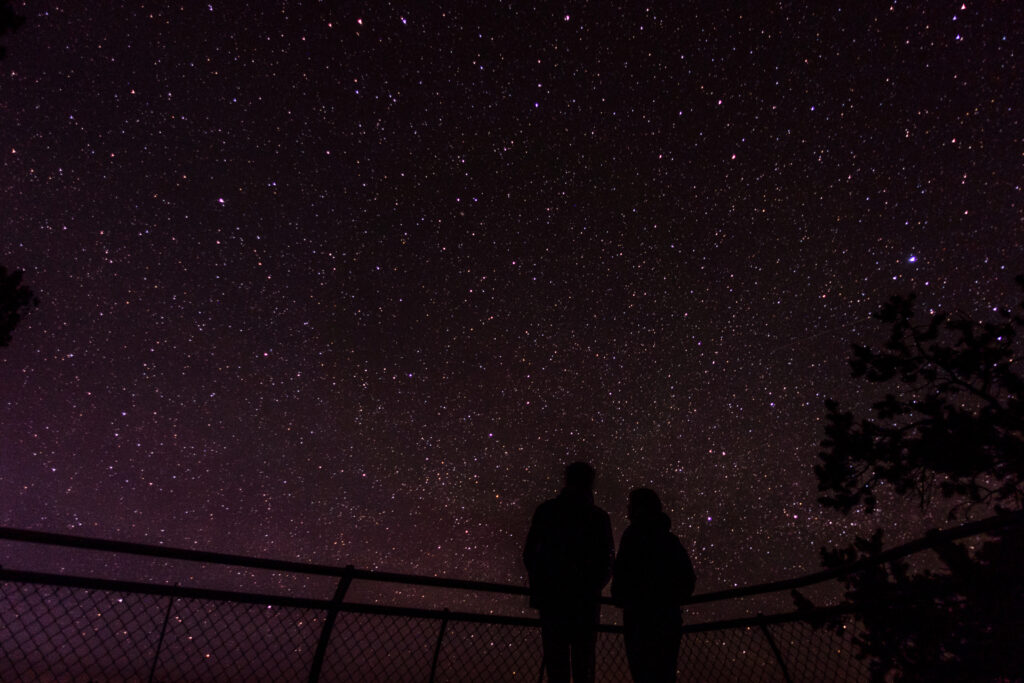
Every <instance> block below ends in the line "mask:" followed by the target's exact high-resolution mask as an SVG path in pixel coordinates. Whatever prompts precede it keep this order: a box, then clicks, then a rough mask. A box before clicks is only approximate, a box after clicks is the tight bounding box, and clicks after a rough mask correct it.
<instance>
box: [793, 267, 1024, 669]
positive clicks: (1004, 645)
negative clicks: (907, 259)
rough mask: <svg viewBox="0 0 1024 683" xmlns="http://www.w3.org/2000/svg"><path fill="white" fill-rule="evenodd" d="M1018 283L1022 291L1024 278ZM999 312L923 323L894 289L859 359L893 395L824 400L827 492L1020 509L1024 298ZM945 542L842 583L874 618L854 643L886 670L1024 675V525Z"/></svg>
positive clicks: (850, 506)
mask: <svg viewBox="0 0 1024 683" xmlns="http://www.w3.org/2000/svg"><path fill="white" fill-rule="evenodd" d="M1017 282H1018V284H1019V285H1020V286H1021V288H1022V290H1024V277H1018V278H1017ZM997 316H998V317H997V319H996V320H992V321H987V322H984V321H978V320H976V319H974V318H971V317H968V316H966V315H963V314H959V315H949V314H946V313H931V314H930V316H929V318H928V319H927V321H926V322H924V323H918V322H916V317H915V314H914V297H913V295H910V296H907V297H899V296H896V297H893V298H892V299H890V301H889V302H888V303H887V304H885V306H883V307H882V309H881V310H880V311H879V312H878V313H876V314H875V317H876V318H877V319H878V320H879V321H881V322H882V323H884V324H885V325H887V326H889V328H890V334H889V337H888V339H887V341H886V342H885V344H884V345H883V346H882V348H881V349H878V350H875V349H872V348H868V347H866V346H860V345H854V347H853V357H852V358H851V360H850V364H851V367H852V369H853V376H854V378H857V379H862V380H865V381H867V382H869V383H872V384H876V385H880V386H884V387H886V388H887V389H888V390H889V391H887V393H885V395H884V397H883V398H881V400H878V401H877V402H875V403H874V404H873V406H872V408H871V410H872V415H870V416H868V417H855V416H854V414H853V413H852V412H845V411H843V410H841V409H840V407H839V405H838V404H837V403H836V402H835V401H828V402H827V403H826V408H827V421H828V422H827V426H826V428H825V433H826V439H825V440H824V441H823V442H822V446H823V448H824V450H823V451H822V452H821V453H820V455H819V457H820V459H821V464H819V465H817V466H816V467H815V470H814V471H815V474H816V475H817V478H818V489H819V491H821V492H823V494H824V495H823V496H822V497H821V498H820V499H819V502H821V503H822V504H823V505H825V506H827V507H830V508H834V509H836V510H839V511H841V512H843V513H850V512H851V511H855V510H863V511H864V512H867V513H871V512H873V511H874V510H875V507H876V504H877V501H878V498H877V496H878V493H879V492H880V491H881V490H884V489H886V488H888V489H889V490H891V491H892V492H894V493H895V494H896V495H898V496H901V497H911V498H912V499H913V500H914V501H915V502H916V503H917V504H918V505H919V506H920V507H921V508H922V509H935V508H936V507H944V508H946V512H947V513H948V517H949V519H963V518H965V517H967V516H968V515H969V514H970V513H971V512H972V511H973V510H975V509H977V508H981V509H985V510H987V511H989V512H991V511H995V512H996V513H997V514H1001V513H1006V512H1009V511H1019V510H1021V508H1022V502H1024V484H1022V479H1024V476H1022V475H1024V378H1022V376H1021V372H1020V363H1019V360H1020V357H1021V349H1020V339H1021V338H1022V337H1021V336H1020V331H1021V327H1022V326H1024V303H1022V304H1021V306H1020V308H1019V309H1018V310H1017V311H1016V312H1014V311H1011V310H1008V309H1004V310H1000V311H998V312H997ZM1015 360H1016V361H1018V362H1016V363H1015ZM882 538H883V534H882V531H881V530H878V531H877V532H876V533H875V534H874V536H873V537H872V538H870V539H862V538H857V540H856V541H855V542H854V543H853V544H852V545H850V546H848V547H846V548H834V549H831V550H827V549H826V550H823V551H822V555H823V563H824V565H825V566H826V567H828V568H833V567H839V566H843V565H845V564H849V563H851V562H854V561H857V560H861V559H864V558H870V557H871V556H873V555H876V554H878V553H879V552H880V551H881V549H882ZM934 549H935V552H936V554H937V555H938V557H939V560H940V561H941V569H932V570H926V571H918V572H915V571H913V570H912V568H911V566H910V565H909V564H908V563H907V562H905V561H902V560H899V561H894V562H888V563H883V564H876V565H875V566H873V567H872V568H870V569H867V570H864V571H860V572H857V573H855V574H851V575H849V576H848V577H846V578H845V579H843V582H844V583H845V586H846V597H847V599H848V600H850V601H852V602H854V603H856V604H857V605H858V607H859V612H858V613H859V618H860V619H861V620H862V622H863V625H864V626H865V630H864V632H863V634H862V635H860V636H858V637H856V638H855V644H856V646H857V648H858V651H859V655H860V656H861V657H862V658H868V659H870V663H871V671H872V675H873V677H874V680H877V681H882V680H903V681H911V680H965V681H967V680H969V681H975V680H988V681H993V680H1007V681H1008V680H1020V679H1019V678H1017V677H1018V676H1020V675H1021V672H1022V671H1024V616H1022V615H1024V572H1022V571H1021V569H1020V568H1021V567H1024V532H1022V530H1021V529H1020V528H1019V525H1017V526H1016V527H1015V528H1011V529H1010V530H1004V531H1001V532H998V533H994V534H993V535H992V536H991V540H988V541H987V542H985V543H983V544H981V545H980V547H976V548H974V549H973V550H972V549H969V548H965V547H964V546H962V545H957V544H954V543H941V544H936V545H935V547H934ZM796 598H797V603H798V605H801V606H806V605H807V602H806V600H805V599H803V597H802V596H800V595H799V594H797V595H796ZM832 626H833V628H837V629H839V628H841V626H840V625H839V624H837V623H833V624H832Z"/></svg>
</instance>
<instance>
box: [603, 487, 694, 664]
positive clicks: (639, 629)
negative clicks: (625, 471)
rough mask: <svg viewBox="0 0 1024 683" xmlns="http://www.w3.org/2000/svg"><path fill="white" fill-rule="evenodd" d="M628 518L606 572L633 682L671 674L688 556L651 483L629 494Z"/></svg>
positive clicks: (690, 577) (688, 578) (689, 580)
mask: <svg viewBox="0 0 1024 683" xmlns="http://www.w3.org/2000/svg"><path fill="white" fill-rule="evenodd" d="M629 521H630V524H629V526H628V527H627V528H626V530H625V531H624V532H622V540H621V541H620V542H619V554H618V557H616V558H615V569H614V573H613V575H612V599H613V600H614V601H615V604H617V605H619V606H620V607H622V626H623V629H624V631H625V640H626V659H628V660H629V672H630V674H632V676H633V680H634V681H635V683H670V682H671V681H675V680H676V662H677V660H678V658H679V641H680V640H681V639H682V628H683V619H682V614H681V611H680V605H681V604H682V603H683V601H684V600H686V598H688V597H690V596H691V595H692V594H693V587H694V583H695V582H696V577H695V576H694V573H693V564H692V563H691V562H690V556H689V555H688V554H687V552H686V550H685V549H684V548H683V545H682V543H680V542H679V539H678V538H676V536H675V534H673V533H671V532H670V531H669V528H670V527H671V524H672V522H671V520H669V518H668V515H666V514H665V513H664V512H662V511H661V500H659V499H658V494H657V493H655V492H654V491H652V490H651V489H634V490H633V491H632V492H631V493H630V494H629Z"/></svg>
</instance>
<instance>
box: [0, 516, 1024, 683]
mask: <svg viewBox="0 0 1024 683" xmlns="http://www.w3.org/2000/svg"><path fill="white" fill-rule="evenodd" d="M1022 520H1024V517H1022V516H1021V514H1020V513H1015V514H1012V515H1000V516H997V517H993V518H989V519H986V520H981V521H979V522H974V523H970V524H966V525H963V526H961V527H956V528H954V529H949V530H946V531H942V532H933V533H931V534H928V535H927V536H926V537H924V538H922V539H918V540H916V541H912V542H911V543H907V544H904V545H902V546H899V547H896V548H892V549H890V550H887V551H885V552H884V553H882V554H881V555H880V556H878V557H876V558H873V559H872V560H871V561H870V562H859V563H856V564H853V565H850V566H848V567H843V568H840V569H836V570H828V571H822V572H817V573H814V574H810V575H808V576H802V577H798V578H795V579H790V580H785V581H775V582H771V583H764V584H759V585H756V586H746V587H742V588H735V589H730V590H724V591H716V592H713V593H705V594H700V595H695V596H693V598H691V600H690V603H691V604H699V603H708V602H713V601H723V600H735V599H738V598H743V597H750V596H755V595H763V594H767V593H773V592H777V591H782V590H790V589H794V588H803V587H807V586H812V585H815V584H820V583H822V582H825V581H829V580H832V579H835V578H837V577H839V576H843V575H845V574H848V573H851V572H854V571H858V570H860V569H863V568H865V567H866V566H870V565H871V564H876V563H881V562H888V561H892V560H894V559H897V558H899V557H905V556H907V555H910V554H913V553H917V552H920V551H922V550H927V549H929V548H931V547H934V546H935V545H936V544H937V543H941V542H948V541H951V540H957V539H963V538H966V537H969V536H975V535H978V534H982V533H986V532H990V531H994V530H996V529H998V528H1001V527H1004V526H1007V525H1009V524H1015V523H1021V521H1022ZM0 540H5V541H11V542H20V543H31V544H43V545H46V546H50V547H62V548H78V549H83V550H90V551H103V552H106V553H114V554H116V555H118V556H136V557H138V556H142V557H154V558H162V559H169V560H177V561H187V562H198V563H202V564H203V565H207V566H210V565H220V566H225V567H234V568H248V569H257V570H270V571H273V572H278V573H286V574H296V575H307V576H321V577H331V578H333V579H336V580H337V584H336V588H335V591H334V595H333V597H331V598H329V599H326V598H313V597H303V596H293V595H272V594H267V593H256V592H243V591H233V590H220V589H211V588H201V587H191V586H188V587H186V586H176V585H167V584H162V583H157V582H141V581H124V580H113V579H104V578H93V577H87V576H71V575H67V574H57V573H45V572H35V571H24V570H17V569H9V568H0V680H3V681H40V680H55V681H56V680H60V681H65V680H68V681H83V683H84V682H86V681H150V682H154V681H189V682H198V681H275V682H277V681H309V682H310V683H315V682H317V681H359V682H364V681H365V682H368V681H386V682H387V683H398V682H404V681H423V682H426V681H429V682H431V683H434V682H435V681H436V682H441V681H541V680H543V670H542V653H541V645H540V634H539V622H538V620H536V619H533V618H527V617H517V616H501V615H495V614H481V613H474V612H466V611H452V610H447V609H440V610H438V609H421V608H414V607H399V606H394V605H380V604H367V603H359V602H353V601H351V600H350V599H348V596H349V594H350V588H351V586H352V584H353V583H354V582H357V581H360V582H362V581H365V582H376V583H383V584H401V585H404V586H420V587H433V588H444V589H455V590H458V591H474V592H489V593H498V594H504V595H525V594H526V593H527V590H526V589H525V588H524V587H522V586H514V585H508V584H499V583H488V582H481V581H467V580H458V579H447V578H439V577H429V576H417V575H410V574H396V573H388V572H376V571H370V570H364V569H357V568H355V567H352V566H347V567H337V566H330V565H319V564H307V563H300V562H289V561H282V560H269V559H261V558H253V557H246V556H241V555H229V554H224V553H212V552H203V551H195V550H185V549H178V548H167V547H162V546H154V545H144V544H138V543H125V542H121V541H110V540H101V539H91V538H84V537H79V536H71V535H65V534H53V533H45V532H38V531H27V530H23V529H12V528H7V527H0ZM606 602H607V601H606ZM854 612H855V608H854V607H853V606H851V605H837V606H833V607H829V608H823V609H819V610H816V611H814V612H804V611H801V612H785V613H779V614H772V615H759V616H756V617H749V618H742V619H730V620H724V621H714V622H707V623H701V624H689V625H686V626H684V634H683V642H682V647H681V650H680V658H679V670H680V672H681V674H682V676H683V678H684V679H685V680H699V681H716V680H721V681H739V680H743V681H786V682H789V681H823V680H830V681H866V680H868V679H869V672H868V668H867V665H866V663H865V662H863V661H861V660H858V659H857V658H856V657H855V656H854V650H853V646H852V641H853V638H854V636H855V634H856V633H857V629H858V626H857V622H856V618H855V616H856V615H855V614H854ZM822 617H839V618H842V619H844V620H845V621H846V625H847V628H846V630H845V631H844V633H843V635H836V634H835V633H833V632H832V631H829V630H824V629H815V628H814V626H813V625H812V623H814V621H815V620H818V619H821V618H822ZM621 634H622V630H621V627H619V626H616V625H614V624H602V625H601V626H600V628H599V635H598V680H599V681H602V682H609V683H611V682H613V681H629V680H630V678H629V673H628V668H627V666H626V660H625V653H624V649H623V646H622V637H621Z"/></svg>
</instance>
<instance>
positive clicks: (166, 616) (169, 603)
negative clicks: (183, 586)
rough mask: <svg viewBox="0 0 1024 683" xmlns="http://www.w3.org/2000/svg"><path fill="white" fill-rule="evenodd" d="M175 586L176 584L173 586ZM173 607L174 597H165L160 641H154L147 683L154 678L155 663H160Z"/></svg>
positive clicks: (150, 682)
mask: <svg viewBox="0 0 1024 683" xmlns="http://www.w3.org/2000/svg"><path fill="white" fill-rule="evenodd" d="M175 585H177V584H175ZM173 606H174V596H173V595H169V596H167V609H166V610H165V611H164V623H163V626H161V627H160V639H159V640H157V641H156V652H154V653H153V664H152V665H151V666H150V667H149V683H153V677H154V676H156V663H157V662H158V661H160V650H162V649H163V647H164V635H165V634H166V633H167V622H168V621H170V619H171V607H173Z"/></svg>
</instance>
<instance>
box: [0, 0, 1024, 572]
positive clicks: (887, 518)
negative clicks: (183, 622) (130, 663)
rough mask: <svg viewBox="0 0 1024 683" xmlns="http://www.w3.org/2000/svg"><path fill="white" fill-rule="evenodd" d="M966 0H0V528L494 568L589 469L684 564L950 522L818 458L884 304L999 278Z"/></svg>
mask: <svg viewBox="0 0 1024 683" xmlns="http://www.w3.org/2000/svg"><path fill="white" fill-rule="evenodd" d="M961 5H962V3H950V4H948V5H947V4H936V3H928V4H926V5H924V6H922V7H904V6H903V5H902V4H897V5H892V6H890V5H889V4H879V5H876V6H872V7H859V6H858V7H854V8H852V9H845V10H844V11H837V10H836V8H827V9H819V8H791V7H779V6H757V7H754V8H750V9H742V10H741V9H735V8H730V7H725V8H718V7H713V6H711V5H708V6H697V7H692V8H687V9H686V11H685V12H684V11H683V10H674V11H673V10H669V9H666V10H664V11H662V10H660V9H645V8H632V7H627V8H620V9H614V8H580V9H576V8H569V9H566V10H560V11H559V12H557V13H552V12H542V11H529V12H528V11H524V10H515V9H510V8H505V7H501V8H497V7H496V8H488V9H479V10H462V9H460V10H457V11H456V10H444V9H437V8H427V9H424V8H421V7H418V6H416V5H415V4H411V5H408V6H400V5H390V6H389V7H387V8H384V9H379V8H374V7H372V6H367V7H365V8H363V9H361V10H359V11H356V10H352V11H351V12H349V11H342V10H340V9H324V8H322V7H319V6H313V5H304V4H300V5H297V6H295V7H294V8H290V9H288V10H287V11H284V10H281V9H278V10H270V9H266V8H253V7H251V6H249V5H248V4H246V5H242V4H239V3H232V2H228V3H213V4H211V5H205V4H204V5H196V6H195V7H193V8H189V9H188V10H186V11H180V10H178V9H176V8H172V9H164V8H158V9H154V10H150V9H148V8H147V9H140V8H137V7H134V6H133V5H131V4H130V3H116V4H115V5H111V6H106V7H103V8H96V7H86V6H83V7H76V6H71V7H58V6H56V5H53V4H52V3H47V2H42V3H33V4H31V6H26V5H25V4H24V3H16V4H15V8H16V10H17V11H18V12H19V13H21V14H24V15H26V17H27V22H26V24H25V25H24V26H23V27H21V29H20V30H19V31H18V32H17V33H14V34H7V35H5V36H4V37H3V41H2V42H3V44H4V45H6V47H7V57H6V58H5V59H4V60H3V61H0V67H2V72H0V83H2V85H3V89H2V91H0V92H2V95H0V97H2V107H0V136H2V138H3V145H2V146H0V151H2V153H3V164H2V165H0V182H2V187H4V188H5V192H4V195H5V207H6V210H5V211H0V263H2V264H3V265H5V266H6V267H8V268H17V269H24V270H25V271H26V276H25V277H26V283H27V284H29V286H31V287H32V288H33V290H34V291H35V293H36V295H37V296H38V297H39V298H40V301H41V305H40V306H39V308H38V309H36V310H33V311H32V312H31V313H30V314H29V315H28V316H27V317H26V318H25V320H24V321H23V323H22V324H21V325H20V326H19V327H18V329H17V330H16V331H15V333H14V338H13V341H12V344H11V346H10V347H8V348H4V349H0V386H3V387H5V389H6V391H5V392H4V397H3V401H2V402H0V453H2V454H3V466H2V468H0V500H3V501H7V504H6V505H3V506H0V525H4V526H14V527H22V528H28V529H38V530H45V531H54V532H63V533H74V534H82V535H87V536H95V537H107V538H117V539H124V540H128V541H138V542H148V543H154V542H163V543H166V544H168V545H172V546H182V547H196V548H201V549H208V550H213V551H220V552H226V553H237V554H243V555H258V556H263V557H275V558H282V559H297V560H302V561H308V562H318V563H326V564H341V565H344V564H350V563H351V564H355V565H357V566H361V567H366V568H368V569H380V570H387V571H396V572H409V573H422V574H432V573H440V574H443V575H447V576H458V577H466V578H476V579H480V580H486V581H496V582H508V583H516V584H519V585H521V584H522V583H523V582H524V579H525V571H524V569H523V567H522V563H521V560H520V553H521V550H522V543H523V539H524V537H525V534H526V530H527V527H528V525H529V517H530V514H531V513H532V512H533V509H534V507H535V506H536V505H537V504H538V503H540V502H541V501H542V500H544V499H545V498H547V497H549V496H551V495H552V494H554V493H555V492H556V491H557V490H558V488H559V486H560V479H561V472H562V468H563V467H564V465H565V464H566V463H567V462H570V461H572V460H577V459H586V460H589V461H590V462H592V463H593V464H594V465H595V467H596V468H597V471H598V477H597V483H596V491H597V498H598V502H599V504H601V505H602V506H603V507H604V508H605V509H607V510H608V511H609V513H610V514H611V517H612V524H613V530H614V536H615V538H616V540H617V539H618V538H619V536H620V534H621V532H622V529H623V527H624V524H625V519H624V516H625V501H626V495H627V493H628V491H629V490H630V489H632V488H635V487H638V486H650V487H653V488H655V489H657V490H658V492H659V493H660V494H661V496H662V499H663V500H664V502H665V505H666V511H667V512H668V513H669V514H670V516H671V518H672V520H673V530H674V532H675V533H677V534H678V535H679V536H680V538H681V539H682V541H683V543H684V544H685V545H686V547H687V548H688V550H689V551H690V553H691V555H692V557H693V562H694V565H695V566H696V569H697V574H698V589H697V590H698V592H707V591H711V590H716V589H724V588H728V587H731V586H733V585H736V584H739V585H743V584H751V583H757V582H761V581H767V580H771V579H782V578H789V577H791V576H795V575H799V574H804V573H809V572H812V571H815V570H817V569H818V568H819V567H820V557H819V553H818V551H819V548H820V547H821V546H823V545H838V544H842V543H847V542H849V541H850V540H852V537H853V535H854V534H855V533H859V534H862V535H863V534H867V533H869V532H870V531H871V530H872V529H873V528H874V527H875V526H884V527H887V528H889V529H891V530H892V535H891V536H889V537H888V538H889V540H890V541H891V542H892V543H898V542H900V541H905V540H909V539H910V538H913V537H916V536H919V535H920V534H921V533H923V531H924V530H926V529H928V528H932V527H938V526H944V517H943V515H942V514H936V515H931V514H923V513H920V512H919V511H917V510H916V509H915V508H913V507H911V506H910V505H909V504H908V503H897V502H894V501H887V500H886V501H883V505H882V507H881V509H880V511H879V513H878V514H876V515H875V516H874V517H869V518H864V517H843V516H841V515H839V514H837V513H834V512H830V511H826V510H825V509H824V508H822V507H821V506H820V505H818V503H816V502H815V500H816V498H817V496H818V492H817V490H816V481H815V477H814V473H813V471H812V467H813V465H814V464H815V462H816V456H817V453H818V451H819V450H820V447H819V445H818V444H819V442H820V441H821V439H822V437H823V432H822V428H823V422H824V416H825V408H824V400H825V399H826V398H829V397H832V398H836V399H839V400H840V401H841V402H842V403H843V404H844V405H850V406H854V407H863V403H864V402H865V401H866V400H868V399H870V398H871V397H870V396H868V395H867V394H866V393H865V394H862V393H861V392H862V389H861V387H859V386H858V385H857V384H856V383H855V382H854V381H853V380H852V379H851V378H850V373H849V367H848V365H847V360H846V359H847V358H848V357H849V355H850V351H849V349H850V344H851V343H853V342H864V343H869V344H875V345H877V344H880V343H881V342H882V341H884V335H885V332H886V331H885V329H884V326H882V325H878V324H876V323H874V322H872V321H871V320H869V318H868V316H869V315H870V313H871V312H873V311H874V310H876V309H877V307H878V306H879V305H880V304H881V303H882V302H884V301H885V300H886V299H888V297H889V296H891V295H893V294H902V293H906V292H908V291H915V292H917V294H918V302H919V303H918V305H919V308H920V310H922V311H923V312H927V311H928V310H930V309H944V310H961V311H965V312H967V313H969V314H971V315H976V316H979V317H985V316H987V315H989V314H990V312H991V311H992V310H993V309H994V308H996V307H1001V306H1011V305H1014V304H1015V303H1017V300H1018V298H1019V296H1018V295H1017V292H1016V288H1015V287H1014V286H1013V277H1014V276H1015V275H1017V274H1018V273H1019V271H1020V269H1021V268H1020V264H1021V263H1022V260H1021V254H1022V251H1024V249H1022V247H1024V244H1022V239H1024V233H1022V231H1021V218H1022V216H1021V208H1020V206H1021V200H1020V191H1021V188H1020V184H1019V176H1020V162H1019V159H1020V156H1019V151H1020V140H1019V131H1020V130H1021V129H1022V126H1021V123H1022V122H1021V120H1020V113H1019V112H1020V111H1021V110H1022V108H1021V105H1022V104H1024V102H1022V101H1021V95H1020V93H1021V92H1024V89H1022V88H1021V87H1020V86H1021V83H1020V72H1019V69H1015V68H1014V66H1015V63H1016V61H1017V60H1018V55H1016V54H1015V48H1014V45H1013V44H1012V41H1011V40H1010V39H1009V36H1012V35H1015V33H1019V32H1020V29H1021V28H1024V27H1022V26H1021V20H1022V15H1021V13H1020V12H1019V11H1015V10H1014V8H1013V7H1012V6H1011V5H1010V4H1009V3H1007V4H1003V5H999V6H995V7H992V6H985V5H980V4H978V5H976V4H974V3H968V4H967V5H964V6H961ZM5 560H7V561H5V562H2V563H3V564H5V565H6V564H7V563H8V562H10V564H11V566H14V565H16V564H17V562H16V560H17V558H5Z"/></svg>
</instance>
